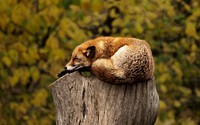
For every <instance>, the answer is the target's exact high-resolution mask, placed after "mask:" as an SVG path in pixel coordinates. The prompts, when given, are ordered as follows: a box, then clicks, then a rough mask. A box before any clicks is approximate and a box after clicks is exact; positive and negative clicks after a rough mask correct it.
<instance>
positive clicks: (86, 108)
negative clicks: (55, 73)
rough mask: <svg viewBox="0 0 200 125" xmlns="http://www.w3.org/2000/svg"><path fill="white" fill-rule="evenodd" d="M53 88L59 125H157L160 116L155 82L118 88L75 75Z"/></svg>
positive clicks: (64, 79)
mask: <svg viewBox="0 0 200 125" xmlns="http://www.w3.org/2000/svg"><path fill="white" fill-rule="evenodd" d="M50 88H51V92H52V95H53V100H54V104H55V109H56V124H57V125H153V124H154V123H155V121H156V118H157V115H158V107H159V96H158V93H157V90H156V86H155V83H154V79H152V80H149V81H147V82H141V83H134V84H121V85H114V84H109V83H105V82H102V81H100V80H99V79H97V78H96V77H94V76H92V77H90V78H87V77H83V76H82V75H80V74H79V73H78V72H75V73H71V74H67V75H65V76H63V77H61V78H60V79H58V80H57V81H55V82H54V83H52V84H51V85H50Z"/></svg>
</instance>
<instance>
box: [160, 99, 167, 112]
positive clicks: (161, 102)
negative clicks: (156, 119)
mask: <svg viewBox="0 0 200 125" xmlns="http://www.w3.org/2000/svg"><path fill="white" fill-rule="evenodd" d="M166 108H167V106H166V104H165V102H164V101H162V100H160V110H165V109H166Z"/></svg>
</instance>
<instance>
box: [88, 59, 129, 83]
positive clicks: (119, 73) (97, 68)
mask: <svg viewBox="0 0 200 125" xmlns="http://www.w3.org/2000/svg"><path fill="white" fill-rule="evenodd" d="M91 70H92V73H93V74H94V75H95V76H97V77H98V78H100V79H101V80H103V81H106V82H110V83H119V82H120V81H123V80H125V79H126V76H125V72H124V70H123V69H121V68H119V67H117V66H116V65H114V63H113V61H112V60H111V59H98V60H96V61H95V62H93V64H92V67H91Z"/></svg>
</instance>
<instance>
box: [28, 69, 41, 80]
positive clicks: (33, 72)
mask: <svg viewBox="0 0 200 125" xmlns="http://www.w3.org/2000/svg"><path fill="white" fill-rule="evenodd" d="M30 72H31V77H32V80H33V82H37V81H38V80H39V77H40V72H39V70H38V68H37V67H31V69H30Z"/></svg>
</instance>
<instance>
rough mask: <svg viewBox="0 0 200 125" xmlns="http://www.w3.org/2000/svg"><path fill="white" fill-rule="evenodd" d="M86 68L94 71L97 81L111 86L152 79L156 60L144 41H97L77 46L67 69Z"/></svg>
mask: <svg viewBox="0 0 200 125" xmlns="http://www.w3.org/2000/svg"><path fill="white" fill-rule="evenodd" d="M74 67H76V68H74ZM83 67H91V71H92V73H93V74H94V75H95V76H96V77H98V78H99V79H101V80H103V81H106V82H109V83H116V84H118V83H133V82H138V81H146V80H148V79H151V78H152V77H153V73H154V60H153V56H152V53H151V50H150V46H149V45H148V43H147V42H145V41H144V40H139V39H136V38H127V37H98V38H96V39H93V40H89V41H86V42H84V43H82V44H80V45H79V46H77V47H76V48H75V49H74V51H73V53H72V57H71V60H70V61H69V63H68V64H67V65H66V68H67V69H68V70H74V71H75V69H77V70H78V68H83ZM73 68H74V69H73Z"/></svg>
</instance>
